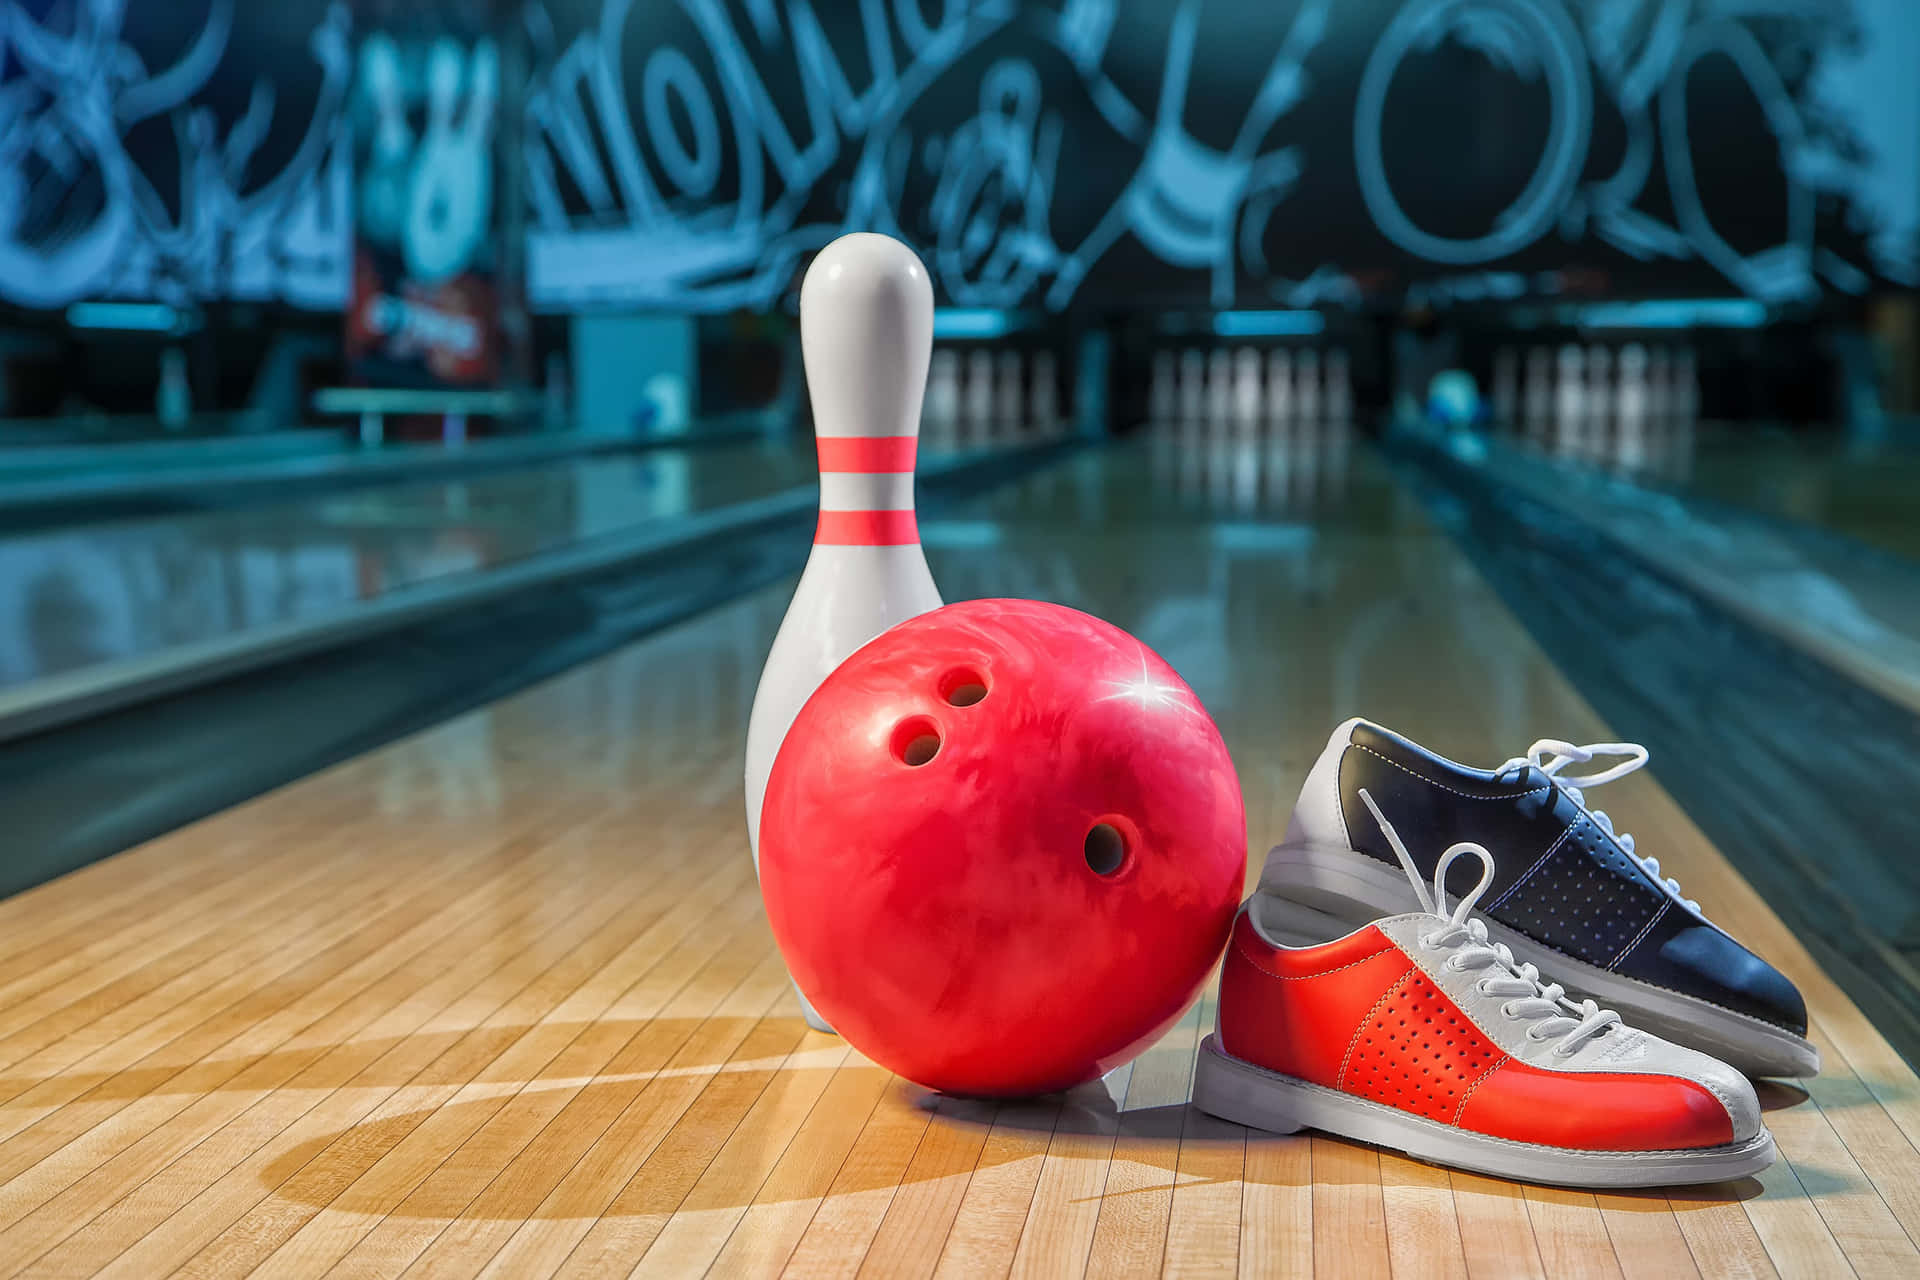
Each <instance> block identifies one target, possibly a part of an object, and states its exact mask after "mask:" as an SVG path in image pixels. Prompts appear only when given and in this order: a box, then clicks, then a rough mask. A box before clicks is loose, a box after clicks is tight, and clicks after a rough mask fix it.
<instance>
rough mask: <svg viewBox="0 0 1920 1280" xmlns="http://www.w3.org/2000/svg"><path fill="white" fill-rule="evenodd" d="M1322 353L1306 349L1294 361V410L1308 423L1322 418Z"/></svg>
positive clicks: (1310, 348) (1309, 348)
mask: <svg viewBox="0 0 1920 1280" xmlns="http://www.w3.org/2000/svg"><path fill="white" fill-rule="evenodd" d="M1322 408H1323V406H1322V404H1321V399H1320V353H1319V352H1318V351H1317V350H1315V349H1314V348H1312V347H1308V348H1306V349H1305V350H1304V351H1302V352H1301V353H1300V354H1299V355H1297V356H1295V357H1294V361H1293V409H1294V412H1295V413H1297V414H1299V415H1300V417H1302V418H1304V419H1305V420H1306V421H1308V422H1312V421H1313V420H1315V419H1316V418H1318V417H1319V416H1320V413H1321V410H1322Z"/></svg>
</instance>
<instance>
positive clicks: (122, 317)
mask: <svg viewBox="0 0 1920 1280" xmlns="http://www.w3.org/2000/svg"><path fill="white" fill-rule="evenodd" d="M67 323H68V324H69V325H71V326H72V327H73V328H75V329H118V330H122V331H125V332H133V333H184V332H186V329H187V317H186V316H185V315H184V314H182V313H181V312H180V311H179V310H178V309H177V308H174V307H170V306H168V305H167V304H166V303H164V302H76V303H74V304H73V305H72V306H70V307H68V308H67Z"/></svg>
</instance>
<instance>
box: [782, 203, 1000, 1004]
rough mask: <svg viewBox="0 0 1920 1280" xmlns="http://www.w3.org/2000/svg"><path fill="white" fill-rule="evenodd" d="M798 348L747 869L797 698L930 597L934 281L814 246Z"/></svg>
mask: <svg viewBox="0 0 1920 1280" xmlns="http://www.w3.org/2000/svg"><path fill="white" fill-rule="evenodd" d="M800 350H801V356H802V358H803V360H804V361H805V363H806V369H807V392H808V395H809V397H810V398H811V400H812V402H813V424H814V434H815V436H816V438H817V442H818V446H819V452H820V522H819V525H818V527H817V528H816V530H815V532H814V539H813V552H812V554H811V555H809V556H808V558H807V567H806V569H805V571H804V572H802V573H801V575H800V585H799V586H798V587H797V588H796V589H795V591H794V593H793V603H792V604H790V605H788V606H787V616H786V617H785V618H784V619H783V620H782V621H781V623H780V630H779V632H778V633H777V634H776V635H775V636H774V638H773V649H772V651H771V652H770V653H768V655H767V665H766V667H765V668H764V669H763V670H762V671H761V673H760V688H759V690H758V692H756V693H755V694H754V698H753V711H752V714H751V715H750V716H749V717H748V721H747V765H746V790H747V836H748V839H749V842H750V843H751V844H752V846H753V859H754V869H755V871H756V872H757V871H758V870H759V866H760V804H761V801H762V800H763V799H764V798H765V794H766V789H767V775H768V773H770V772H771V771H772V769H773V759H774V756H775V754H776V753H777V752H778V751H779V749H780V742H781V740H782V739H783V738H785V737H786V736H787V730H788V729H789V728H790V727H792V725H793V719H794V717H795V716H797V715H799V714H800V708H801V706H802V705H804V704H805V703H806V700H807V699H808V697H810V696H811V695H812V693H813V691H814V690H815V689H816V688H818V687H819V685H820V682H821V681H822V680H824V679H826V678H827V676H828V674H829V673H831V672H832V671H833V669H834V668H835V667H837V666H839V665H840V663H841V662H843V661H845V660H846V658H847V657H848V656H849V655H850V654H852V653H853V651H854V650H856V649H858V648H859V647H860V646H861V645H863V644H865V643H866V642H867V641H869V640H871V639H873V638H874V637H875V636H877V635H879V634H880V633H881V632H882V631H885V630H886V629H887V628H888V627H891V626H892V625H894V624H895V623H896V622H904V621H906V620H907V619H908V618H912V617H917V616H918V615H920V614H922V613H925V612H927V611H928V610H930V609H937V608H939V607H940V603H941V601H940V592H939V590H938V589H937V588H936V587H935V586H934V585H933V574H932V573H931V572H930V571H929V570H928V568H927V560H926V556H925V555H924V554H923V553H922V551H921V549H920V532H919V527H918V525H917V523H916V521H915V518H914V507H913V465H914V455H915V452H916V450H917V446H918V444H919V430H920V403H921V399H922V397H923V395H924V394H925V391H926V383H927V363H928V359H929V357H930V355H931V353H932V350H933V286H932V285H931V284H930V283H929V281H928V279H927V272H926V268H925V267H923V266H922V265H921V263H920V259H918V258H916V257H915V256H914V254H913V251H912V250H911V249H909V248H907V246H905V245H904V244H901V243H900V242H899V241H898V240H894V239H891V238H889V237H887V236H882V235H873V234H870V233H865V232H861V233H857V234H854V235H850V236H842V237H841V238H840V239H838V240H835V241H834V242H833V243H832V244H830V245H828V246H827V247H826V248H824V249H822V250H821V251H820V255H819V256H818V257H817V258H815V259H814V260H813V265H812V266H810V267H809V268H808V269H807V275H806V279H805V280H804V281H802V282H801V285H800ZM975 354H976V355H977V356H980V357H982V358H987V359H989V360H990V357H988V356H987V353H985V352H977V353H975ZM800 1004H801V1008H802V1011H803V1012H804V1013H805V1014H806V1016H807V1022H808V1023H809V1024H810V1025H812V1026H814V1027H817V1028H820V1029H821V1030H831V1028H829V1027H828V1026H827V1025H826V1023H825V1022H823V1021H822V1020H821V1018H820V1015H819V1014H817V1013H815V1012H814V1010H813V1006H812V1005H810V1004H808V1003H807V999H806V996H805V994H804V993H802V994H801V996H800Z"/></svg>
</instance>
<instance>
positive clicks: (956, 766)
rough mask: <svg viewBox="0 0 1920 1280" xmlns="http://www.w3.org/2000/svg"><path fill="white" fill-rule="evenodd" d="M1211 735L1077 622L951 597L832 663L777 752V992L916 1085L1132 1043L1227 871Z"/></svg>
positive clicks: (982, 1083) (1221, 914) (1006, 1075)
mask: <svg viewBox="0 0 1920 1280" xmlns="http://www.w3.org/2000/svg"><path fill="white" fill-rule="evenodd" d="M1246 835H1247V832H1246V815H1245V810H1244V807H1243V805H1242V802H1241V798H1240V784H1239V780H1238V778H1237V777H1236V775H1235V773H1234V770H1233V763H1232V761H1231V760H1230V759H1229V758H1228V756H1227V749H1226V745H1225V744H1224V743H1223V742H1222V741H1221V740H1220V733H1219V730H1218V729H1216V728H1215V727H1214V724H1213V721H1212V720H1211V719H1210V718H1209V717H1208V715H1207V713H1206V711H1205V710H1204V709H1203V708H1202V707H1201V705H1200V701H1199V699H1198V698H1196V697H1195V696H1194V694H1193V691H1192V690H1191V689H1189V688H1188V687H1187V685H1186V683H1185V682H1184V681H1182V680H1181V679H1180V677H1179V676H1177V675H1176V674H1174V672H1173V669H1172V668H1171V667H1169V666H1167V664H1166V663H1165V662H1163V661H1161V659H1160V657H1159V655H1157V654H1155V653H1154V652H1153V651H1152V650H1151V649H1149V648H1147V647H1146V646H1145V645H1144V644H1141V643H1140V642H1139V641H1138V640H1136V639H1134V638H1133V637H1132V636H1130V635H1128V634H1127V633H1126V632H1124V631H1122V630H1120V629H1119V628H1118V627H1114V626H1112V625H1110V624H1108V623H1105V622H1102V621H1100V620H1099V619H1098V618H1093V617H1089V616H1088V615H1086V614H1084V613H1080V612H1077V611H1075V610H1073V609H1067V608H1063V607H1061V606H1059V605H1051V604H1043V603H1039V602H1037V601H1031V600H974V601H968V602H966V603H962V604H954V605H948V606H946V607H945V608H942V609H936V610H934V611H933V612H931V613H928V614H923V615H922V616H920V617H918V618H914V619H912V620H911V621H908V622H903V623H901V624H900V625H899V626H896V627H894V628H893V629H892V630H890V631H887V632H886V633H884V634H883V635H881V636H880V637H879V638H877V639H875V640H874V641H873V642H872V643H870V644H868V645H867V646H866V647H865V648H863V649H861V650H860V651H859V652H857V653H855V654H854V655H853V656H852V657H850V658H848V659H847V660H846V662H844V663H843V664H841V666H840V667H839V668H838V669H836V670H835V671H834V672H833V674H832V675H830V676H828V677H827V679H826V681H825V683H823V684H822V685H821V686H820V688H819V689H818V690H817V691H816V692H815V693H814V695H813V697H812V698H811V699H810V700H809V701H808V702H807V704H806V706H805V707H804V708H803V709H802V710H801V712H800V715H799V718H798V719H797V720H795V721H794V724H793V727H792V729H791V730H790V731H789V732H788V734H787V736H786V739H785V741H784V742H783V743H782V745H781V747H780V751H779V754H778V756H777V757H776V758H775V760H774V764H773V771H772V774H771V777H770V779H769V781H768V784H767V794H766V804H765V807H764V809H763V810H762V816H761V826H760V875H761V890H762V892H763V893H764V894H765V897H766V904H767V915H768V918H769V919H770V921H771V922H772V925H773V932H774V936H775V938H776V939H777V940H778V941H779V944H780V949H781V951H782V953H783V954H784V955H785V957H786V960H787V964H788V966H789V967H790V968H791V969H792V971H793V976H794V978H795V980H796V981H797V982H798V984H799V986H800V989H801V990H802V991H804V992H806V994H807V996H808V998H809V999H810V1000H812V1001H813V1002H814V1005H815V1007H816V1008H818V1009H819V1011H820V1012H821V1013H822V1014H824V1015H825V1016H826V1018H827V1019H828V1020H829V1021H830V1022H831V1023H832V1024H833V1026H834V1028H835V1029H836V1030H838V1031H839V1032H840V1033H841V1034H842V1035H844V1036H845V1037H846V1038H847V1040H848V1042H849V1043H851V1044H852V1045H853V1046H854V1047H855V1048H856V1049H858V1050H860V1051H861V1052H862V1053H864V1054H866V1055H867V1056H868V1057H870V1058H872V1059H873V1060H874V1061H875V1062H877V1063H879V1064H880V1065H882V1066H884V1067H887V1068H888V1069H890V1070H892V1071H895V1072H897V1073H899V1074H900V1075H902V1076H904V1077H906V1078H907V1079H909V1080H912V1081H915V1082H917V1083H919V1084H922V1085H925V1086H927V1087H929V1088H933V1089H939V1090H944V1091H947V1092H950V1093H957V1094H966V1095H973V1096H1021V1095H1031V1094H1039V1093H1047V1092H1052V1091H1054V1090H1059V1089H1065V1088H1069V1087H1071V1086H1073V1085H1076V1084H1079V1083H1082V1082H1083V1081H1086V1080H1090V1079H1093V1078H1094V1077H1096V1076H1098V1075H1100V1074H1102V1073H1104V1072H1106V1071H1109V1070H1111V1069H1112V1068H1114V1067H1116V1066H1118V1065H1120V1064H1121V1063H1123V1062H1125V1061H1126V1060H1127V1059H1129V1058H1131V1057H1132V1056H1133V1055H1135V1054H1137V1053H1138V1052H1140V1051H1141V1050H1142V1049H1144V1048H1146V1047H1147V1046H1148V1045H1149V1044H1151V1043H1152V1042H1153V1041H1154V1040H1155V1039H1156V1038H1157V1037H1158V1036H1159V1035H1160V1034H1161V1033H1162V1032H1164V1031H1165V1030H1166V1029H1167V1028H1168V1027H1170V1026H1171V1025H1172V1024H1173V1023H1174V1022H1175V1021H1177V1020H1178V1019H1179V1017H1180V1015H1181V1014H1182V1013H1183V1012H1185V1011H1186V1009H1187V1008H1188V1007H1189V1006H1190V1005H1191V1004H1192V1002H1193V1000H1194V998H1195V997H1196V996H1197V995H1198V994H1199V992H1200V989H1201V986H1202V985H1203V984H1204V983H1205V981H1206V979H1207V975H1208V973H1209V972H1210V971H1211V970H1212V967H1213V964H1214V962H1215V960H1217V959H1218V958H1219V955H1220V952H1221V949H1222V947H1223V946H1224V945H1225V943H1226V939H1227V934H1228V930H1229V928H1230V927H1231V925H1232V922H1233V916H1234V912H1235V910H1236V908H1237V907H1238V904H1239V900H1240V892H1241V887H1242V883H1243V881H1244V879H1245V874H1246Z"/></svg>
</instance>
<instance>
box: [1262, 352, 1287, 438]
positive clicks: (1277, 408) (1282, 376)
mask: <svg viewBox="0 0 1920 1280" xmlns="http://www.w3.org/2000/svg"><path fill="white" fill-rule="evenodd" d="M1267 416H1268V417H1271V418H1275V419H1279V420H1283V421H1284V420H1285V419H1287V418H1291V417H1292V416H1293V353H1292V352H1290V351H1288V350H1287V349H1286V348H1285V347H1275V348H1274V349H1273V350H1271V351H1269V352H1267Z"/></svg>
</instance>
